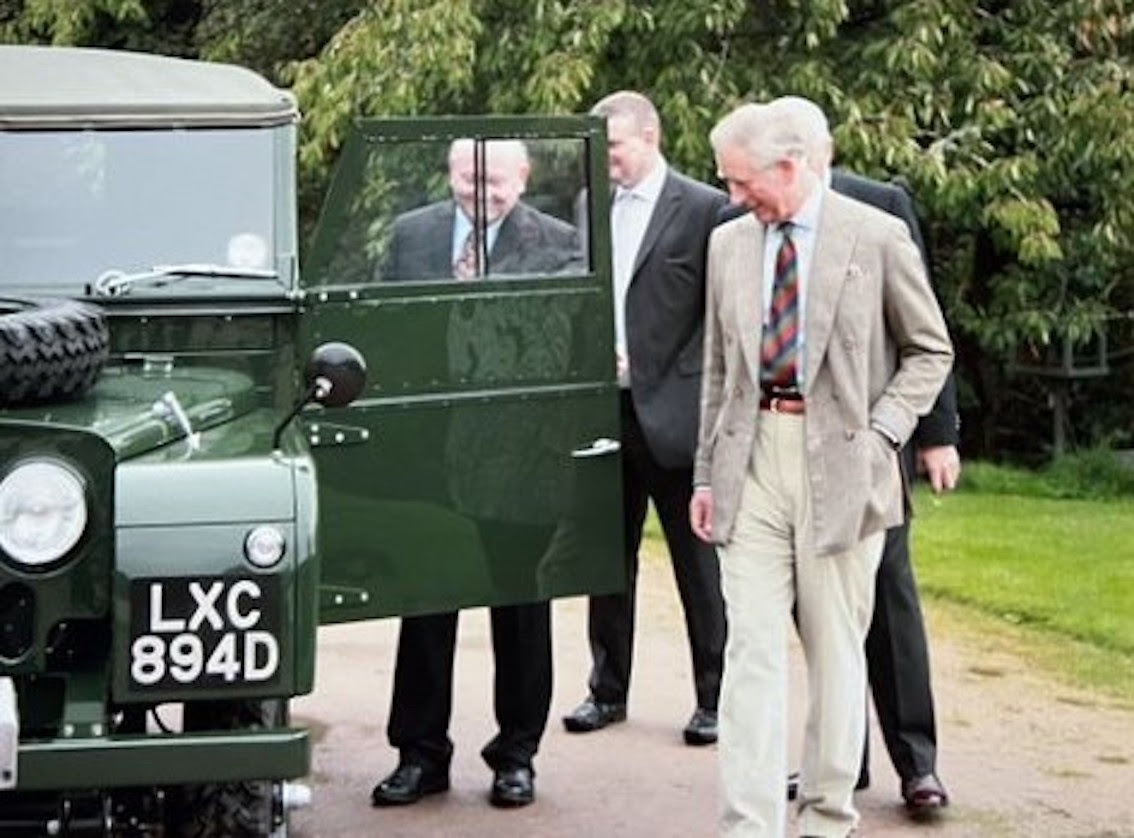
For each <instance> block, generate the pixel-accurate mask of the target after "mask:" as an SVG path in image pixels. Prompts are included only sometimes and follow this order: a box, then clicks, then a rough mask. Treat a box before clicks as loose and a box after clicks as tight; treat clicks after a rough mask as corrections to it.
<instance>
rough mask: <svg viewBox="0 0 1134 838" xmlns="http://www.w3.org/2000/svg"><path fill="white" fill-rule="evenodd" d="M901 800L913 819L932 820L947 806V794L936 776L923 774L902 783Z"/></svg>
mask: <svg viewBox="0 0 1134 838" xmlns="http://www.w3.org/2000/svg"><path fill="white" fill-rule="evenodd" d="M902 799H904V800H905V801H906V809H908V810H909V813H910V815H911V816H912V817H914V818H926V819H928V818H932V817H934V816H935V815H936V814H937V813H938V812H939V811H940V810H941V809H944V808H945V807H946V806H948V805H949V794H948V792H946V791H945V786H943V785H941V781H940V780H938V779H937V775H936V774H923V775H922V776H920V777H914V778H912V779H910V780H906V781H904V782H903V783H902Z"/></svg>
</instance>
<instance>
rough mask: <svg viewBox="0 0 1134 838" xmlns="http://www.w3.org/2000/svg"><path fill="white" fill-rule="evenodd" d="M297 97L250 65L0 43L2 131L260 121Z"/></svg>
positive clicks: (288, 118) (288, 112) (281, 116)
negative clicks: (280, 87)
mask: <svg viewBox="0 0 1134 838" xmlns="http://www.w3.org/2000/svg"><path fill="white" fill-rule="evenodd" d="M298 116H299V114H298V110H297V109H296V105H295V99H294V97H293V96H292V95H291V94H290V93H289V92H288V91H286V90H281V89H279V88H277V87H274V86H273V85H272V84H270V83H269V82H268V81H267V80H265V79H264V78H263V77H261V76H259V75H257V74H256V73H254V72H252V71H251V70H249V69H247V68H245V67H237V66H234V65H231V64H216V63H211V62H207V61H192V60H189V59H184V58H171V57H168V56H162V55H148V54H144V53H137V52H126V51H114V50H100V49H84V48H79V47H47V46H0V130H43V129H82V128H119V127H122V128H147V127H154V128H171V127H185V128H202V127H239V126H244V127H263V126H271V125H280V124H285V123H288V122H293V121H295V120H296V119H298Z"/></svg>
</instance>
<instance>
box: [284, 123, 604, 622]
mask: <svg viewBox="0 0 1134 838" xmlns="http://www.w3.org/2000/svg"><path fill="white" fill-rule="evenodd" d="M454 141H456V144H454ZM517 141H518V142H517ZM454 154H460V155H464V157H463V158H462V161H461V162H462V164H463V165H464V167H465V168H464V169H463V170H462V171H461V172H459V173H458V172H456V171H455V169H454V172H453V173H451V171H450V157H451V155H454ZM517 154H518V155H521V156H522V159H521V160H520V161H519V162H518V163H517V161H516V159H515V157H514V156H515V155H517ZM501 160H503V163H504V164H515V165H516V166H517V167H518V168H512V169H509V168H508V165H505V166H504V169H505V172H504V175H503V176H502V175H501V172H500V171H499V169H500V166H499V165H498V164H500V163H501ZM470 161H471V162H470ZM469 166H471V170H470V169H469ZM470 171H471V177H470V176H469V175H470ZM517 171H518V172H519V173H520V174H522V175H523V177H522V178H521V180H522V183H520V184H519V188H520V191H521V192H522V194H521V195H520V196H519V200H518V202H517V203H516V204H515V206H514V207H513V208H512V209H511V210H510V211H509V212H507V214H505V215H503V216H502V217H501V216H499V213H498V211H499V208H500V206H501V205H503V204H506V203H507V200H508V198H509V194H508V189H509V187H510V186H511V187H516V186H517V184H516V183H514V182H513V183H511V184H509V183H502V181H507V180H508V178H509V176H510V174H509V173H515V172H517ZM514 191H515V189H513V192H514ZM455 196H456V197H457V198H459V199H460V200H455ZM511 197H513V198H514V197H515V195H512V196H511ZM462 204H463V206H464V208H463V209H462ZM608 205H609V187H608V184H607V170H606V134H605V126H604V123H603V122H602V121H601V120H599V119H596V118H592V117H539V118H532V117H477V118H437V119H420V118H419V119H411V120H368V121H361V122H359V123H357V124H356V126H355V131H354V133H353V134H352V136H351V137H350V138H349V139H348V141H347V143H346V145H345V147H344V151H343V154H342V158H341V160H340V162H339V166H338V169H337V172H336V174H335V177H334V180H333V182H332V185H331V188H330V191H329V192H328V197H327V200H326V203H325V205H324V208H323V213H322V217H321V219H320V223H319V227H318V229H317V232H316V235H315V238H314V241H313V243H312V247H311V249H310V252H309V253H308V254H307V258H306V264H305V266H304V267H305V269H304V273H303V287H304V292H303V293H304V309H305V310H304V314H303V317H302V325H301V330H300V332H301V333H300V343H301V346H300V347H299V350H300V353H301V357H302V356H303V354H304V353H309V352H310V351H311V349H312V348H313V347H315V346H317V345H319V344H321V343H324V342H327V341H345V342H348V343H350V344H352V345H353V346H354V347H356V348H357V349H358V350H360V351H361V353H362V355H363V357H364V358H365V361H366V364H367V369H368V381H367V385H366V390H365V391H364V393H363V395H362V396H361V397H360V398H358V399H357V400H356V401H355V402H354V403H353V404H351V405H350V406H349V407H345V408H321V407H317V406H311V407H309V408H308V409H306V410H305V411H304V412H303V413H302V414H301V416H300V421H301V423H302V425H303V428H304V431H305V433H306V435H307V438H308V440H309V442H310V445H311V448H312V451H313V454H314V457H315V460H316V464H317V469H318V479H319V484H320V497H321V501H320V503H321V504H322V506H321V509H320V510H319V544H320V553H321V562H322V571H321V572H322V584H321V593H320V607H321V612H320V619H321V621H322V622H339V621H344V620H354V619H363V618H368V617H378V616H387V615H404V614H414V613H429V612H436V611H445V610H453V609H457V608H463V607H467V606H475V605H499V604H507V603H518V602H526V601H533V600H538V599H547V598H549V597H558V596H566V595H575V594H584V593H609V592H613V591H617V590H620V589H622V588H623V587H624V585H625V569H624V563H623V561H622V511H621V510H622V506H621V486H620V455H619V443H618V438H619V425H618V423H619V417H618V401H617V399H618V391H617V386H616V383H615V369H614V367H615V364H614V347H613V327H612V317H613V314H612V311H613V309H612V304H611V282H610V233H609V229H610V228H609V223H608V217H609V216H608V212H609V207H608ZM474 231H475V235H471V236H470V235H469V234H470V233H473V232H474ZM470 248H471V250H472V253H471V261H470ZM462 262H463V264H458V263H462Z"/></svg>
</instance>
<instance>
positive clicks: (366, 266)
mask: <svg viewBox="0 0 1134 838" xmlns="http://www.w3.org/2000/svg"><path fill="white" fill-rule="evenodd" d="M297 126H298V113H297V111H296V106H295V103H294V101H293V100H292V98H291V97H290V96H289V95H288V94H287V93H286V92H284V91H281V90H279V89H276V88H275V87H273V86H272V85H270V84H269V83H267V82H266V81H265V80H264V79H262V78H260V77H259V76H257V75H255V74H253V73H251V72H249V71H247V70H244V69H241V68H237V67H232V66H225V65H218V64H208V63H202V62H193V61H185V60H178V59H171V58H162V57H156V56H147V55H138V54H128V53H115V52H103V51H97V50H82V49H64V48H43V47H0V297H3V299H2V300H0V834H3V835H10V834H11V835H15V834H44V835H149V836H160V835H199V836H244V835H271V834H281V833H283V832H285V831H286V825H287V815H286V805H285V803H286V800H285V798H286V794H285V790H286V781H289V780H294V779H296V778H301V777H303V776H304V775H305V774H306V772H307V770H308V765H309V742H308V737H307V733H306V731H305V730H304V729H303V728H302V727H295V726H292V725H291V724H290V723H289V719H288V712H287V707H288V699H289V698H290V697H292V696H296V695H300V694H303V693H307V692H309V691H310V690H311V689H312V688H313V683H312V682H313V678H314V661H315V651H316V629H317V626H318V625H319V624H320V623H327V622H336V621H344V620H357V619H370V618H377V617H384V616H391V615H398V614H407V613H415V612H417V613H420V612H428V611H434V610H441V609H451V608H456V607H464V606H473V605H485V604H496V603H505V602H520V601H525V600H532V599H537V598H546V597H555V596H561V595H569V594H578V593H585V592H603V591H612V590H616V589H618V588H619V586H620V585H621V584H623V579H622V573H623V572H622V570H621V567H620V562H619V560H618V556H619V554H620V550H619V544H620V540H621V532H620V512H619V508H620V505H619V472H618V456H617V452H618V443H617V442H616V441H615V440H616V439H617V436H618V433H617V421H618V417H617V409H616V392H617V391H616V388H615V385H614V380H613V379H614V374H613V366H614V365H613V356H614V353H613V349H612V345H611V342H612V338H611V331H612V330H611V326H610V324H611V314H610V312H611V300H610V290H609V289H610V283H609V273H608V271H609V269H608V267H607V265H608V263H609V237H608V233H607V232H606V231H607V223H606V221H607V207H606V200H607V195H608V191H607V183H606V172H605V134H604V129H603V125H602V123H601V122H600V121H598V120H595V119H592V118H588V117H562V118H547V119H532V118H529V119H523V118H512V119H507V118H483V119H477V120H467V119H466V120H446V119H433V120H417V121H406V122H397V121H380V122H379V121H362V122H359V123H358V124H357V125H356V130H355V132H354V134H353V135H352V136H351V137H350V138H349V140H348V142H347V143H346V145H345V148H344V152H343V156H342V159H341V161H340V166H339V170H338V173H337V175H336V177H335V179H334V181H333V184H332V186H331V188H330V190H329V192H328V197H327V200H326V203H325V206H324V210H323V214H322V219H321V222H320V225H319V228H318V230H317V232H316V234H315V235H314V237H313V240H312V244H311V247H310V249H309V251H308V252H306V254H305V265H304V270H303V272H302V273H301V272H300V270H299V260H298V246H297V239H298V235H297V219H296V186H295V155H296V136H297ZM457 137H464V138H472V139H473V140H474V143H475V146H476V149H477V151H478V154H477V160H478V165H480V166H481V167H483V166H484V162H485V156H484V148H485V143H484V141H485V140H487V139H490V138H501V137H512V138H520V139H523V140H524V141H525V143H526V147H527V149H528V151H529V153H530V156H531V161H532V174H531V177H530V179H529V181H528V185H527V190H526V194H525V201H526V202H527V203H529V204H531V205H533V206H535V207H538V208H539V209H540V210H542V211H543V212H545V213H548V214H551V215H558V216H559V217H560V218H561V219H562V220H564V221H567V222H575V221H576V219H578V220H579V223H581V225H582V226H583V227H584V228H586V229H584V230H583V235H580V237H579V239H580V250H579V252H578V254H577V256H576V258H573V259H572V260H570V262H568V263H566V264H563V265H559V266H556V267H555V269H554V270H549V271H547V272H544V273H534V274H533V273H525V272H517V271H512V272H510V273H508V272H504V271H503V270H495V269H494V266H493V265H492V263H491V259H490V258H488V254H487V253H485V254H483V255H484V257H485V258H484V259H482V264H481V266H480V276H479V279H480V280H481V281H478V282H471V283H470V282H461V281H456V280H454V279H453V278H452V277H451V276H449V275H446V272H444V271H442V272H440V273H439V274H438V275H424V276H422V275H419V276H418V277H417V278H415V279H412V280H406V281H390V280H391V279H397V277H390V276H389V275H388V274H387V272H386V271H385V269H384V267H383V266H384V265H386V264H388V258H387V257H388V250H389V248H390V247H391V236H392V230H393V229H394V228H395V226H396V219H397V218H398V217H399V216H400V215H402V214H404V213H406V212H407V211H409V210H410V209H412V208H414V207H418V206H422V205H425V204H429V203H430V202H440V201H445V200H447V199H448V194H449V185H448V180H447V175H446V170H445V161H446V153H447V150H448V148H449V145H450V142H451V141H452V140H453V139H454V138H457ZM479 182H480V181H478V183H479ZM478 189H479V187H478ZM479 191H481V192H483V191H484V190H483V189H480V190H479ZM485 201H486V197H485V195H484V194H480V195H479V196H478V202H477V203H478V206H480V207H481V208H482V209H483V207H484V206H485ZM580 203H582V204H583V205H584V206H583V207H582V208H581V209H582V211H580V206H579V204H580ZM478 215H479V213H478ZM587 233H590V234H589V235H588V234H587ZM439 246H441V247H446V248H447V247H449V243H448V242H441V243H439ZM489 532H497V533H499V532H506V533H507V532H511V533H523V537H522V538H519V537H517V538H514V539H499V538H496V539H491V542H492V543H491V544H490V543H489V542H490V539H489V538H488V537H487V536H486V533H489Z"/></svg>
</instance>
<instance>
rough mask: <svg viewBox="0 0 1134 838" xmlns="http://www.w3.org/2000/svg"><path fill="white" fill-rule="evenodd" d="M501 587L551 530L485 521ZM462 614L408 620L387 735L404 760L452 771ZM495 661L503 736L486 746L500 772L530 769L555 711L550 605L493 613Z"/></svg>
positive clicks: (481, 524)
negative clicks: (519, 559)
mask: <svg viewBox="0 0 1134 838" xmlns="http://www.w3.org/2000/svg"><path fill="white" fill-rule="evenodd" d="M478 529H479V531H480V538H481V543H482V544H483V546H484V550H485V553H486V555H487V559H488V562H489V570H490V572H491V573H492V575H493V578H494V580H495V584H496V587H497V589H498V590H507V583H508V578H507V577H508V576H510V575H512V574H515V573H519V572H521V571H523V570H524V568H521V567H518V566H517V565H516V561H517V557H522V556H531V557H532V560H531V561H532V567H534V563H535V561H536V558H535V557H538V556H540V555H542V553H543V550H544V548H545V547H546V542H547V540H548V538H549V537H550V536H549V528H547V527H533V526H526V525H523V524H509V523H502V522H492V521H485V520H481V521H478ZM457 613H458V612H455V611H452V612H447V613H443V614H428V615H425V616H420V617H406V618H404V619H403V620H402V625H401V632H400V633H399V635H398V659H397V662H396V664H395V669H394V697H393V701H392V702H391V706H390V720H389V723H388V724H387V726H386V735H387V737H388V738H389V740H390V744H391V745H393V746H394V747H395V748H397V749H398V750H399V751H400V752H401V757H402V759H403V760H408V761H413V762H418V763H421V764H423V765H426V766H428V767H430V768H435V769H438V770H443V771H447V770H448V768H449V762H450V760H451V758H452V756H453V742H452V740H451V739H450V738H449V719H450V717H451V716H452V710H453V657H454V654H455V652H456V643H457ZM489 617H490V621H491V625H492V655H493V659H494V661H495V669H496V671H495V681H494V694H493V702H494V708H495V711H496V724H497V728H498V731H497V734H496V736H494V737H493V738H492V741H490V742H489V743H488V744H487V745H485V746H484V748H483V749H482V750H481V756H483V757H484V761H485V762H487V763H488V765H489V766H490V767H491V768H493V769H506V768H517V767H520V766H528V767H530V766H531V763H532V758H533V757H534V756H535V754H536V751H537V750H539V741H540V738H541V737H542V736H543V731H544V728H545V727H546V726H547V714H548V712H549V711H550V710H551V686H552V682H551V605H550V604H549V603H548V602H546V601H544V602H532V603H525V604H523V605H500V606H496V607H494V608H492V609H490V611H489Z"/></svg>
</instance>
